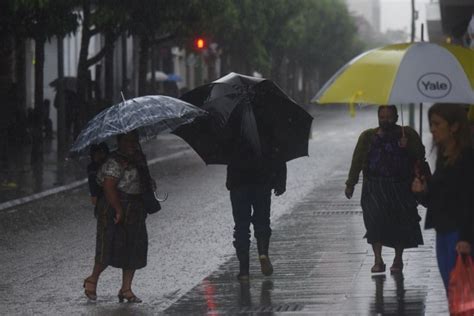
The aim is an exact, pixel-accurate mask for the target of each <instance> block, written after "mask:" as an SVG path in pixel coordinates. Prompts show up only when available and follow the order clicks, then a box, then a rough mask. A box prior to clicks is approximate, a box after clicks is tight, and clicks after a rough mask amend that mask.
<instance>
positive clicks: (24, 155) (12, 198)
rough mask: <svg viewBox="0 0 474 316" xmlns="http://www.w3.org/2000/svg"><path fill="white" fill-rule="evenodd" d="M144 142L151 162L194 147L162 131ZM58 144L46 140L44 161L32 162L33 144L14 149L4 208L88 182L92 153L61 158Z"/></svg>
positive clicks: (0, 175)
mask: <svg viewBox="0 0 474 316" xmlns="http://www.w3.org/2000/svg"><path fill="white" fill-rule="evenodd" d="M142 146H143V150H144V151H145V154H146V156H147V159H148V161H149V163H151V164H153V163H155V162H157V161H159V160H160V158H161V159H167V158H173V157H175V156H176V155H179V154H180V153H183V152H190V151H191V149H190V147H189V146H188V145H187V144H186V143H185V142H184V141H182V140H181V139H180V138H179V137H177V136H175V135H172V134H163V135H160V136H158V137H157V138H156V139H155V140H151V141H148V142H146V143H144V144H143V145H142ZM56 148H57V144H56V139H53V140H45V141H44V155H43V162H42V163H40V164H31V163H30V155H31V145H24V146H21V147H18V148H14V149H12V150H11V151H10V155H9V157H8V163H7V164H6V165H5V166H2V167H1V168H0V211H1V210H3V209H7V208H9V207H12V206H15V205H19V204H23V203H26V202H29V201H33V200H35V199H39V198H42V197H45V196H47V195H50V194H55V193H58V192H61V191H64V190H69V189H72V188H74V187H77V186H80V185H83V184H85V183H87V179H86V178H87V172H86V167H87V164H88V163H89V157H88V156H86V157H81V158H80V159H64V160H58V157H57V156H58V153H57V150H56Z"/></svg>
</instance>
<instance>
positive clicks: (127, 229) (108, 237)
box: [84, 131, 151, 303]
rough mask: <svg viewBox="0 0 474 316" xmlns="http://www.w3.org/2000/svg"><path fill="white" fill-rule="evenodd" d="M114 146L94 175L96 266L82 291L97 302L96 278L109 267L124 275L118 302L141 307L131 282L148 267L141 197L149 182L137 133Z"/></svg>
mask: <svg viewBox="0 0 474 316" xmlns="http://www.w3.org/2000/svg"><path fill="white" fill-rule="evenodd" d="M117 142H118V150H117V151H115V152H113V153H111V155H110V157H109V158H108V159H107V161H106V162H105V163H104V164H103V166H102V167H101V169H100V170H99V172H98V175H97V180H98V182H99V184H100V185H101V186H102V187H103V190H104V196H103V197H102V198H100V199H99V200H98V202H97V210H98V221H97V241H96V255H95V264H94V268H93V271H92V274H91V275H90V276H89V277H87V278H86V279H85V280H84V289H85V295H86V296H87V297H88V298H89V299H91V300H96V299H97V294H96V287H97V282H98V280H99V276H100V274H101V273H102V272H103V271H104V270H105V269H106V268H107V267H108V266H109V265H110V266H113V267H115V268H120V269H122V271H123V279H122V287H121V289H120V291H119V293H118V299H119V301H120V302H123V300H124V299H125V300H127V301H128V302H129V303H140V302H142V301H141V300H140V299H139V298H138V297H137V296H135V294H134V293H133V292H132V280H133V276H134V274H135V271H136V270H137V269H140V268H143V267H145V266H146V264H147V250H148V236H147V229H146V224H145V219H146V217H147V212H146V210H145V208H144V204H143V198H142V193H143V188H145V186H146V185H148V184H149V183H150V182H147V181H150V179H151V178H150V176H149V174H148V171H147V170H148V169H147V168H146V160H145V156H144V155H143V153H142V151H141V148H140V146H139V143H138V133H137V132H136V131H133V132H130V133H127V134H120V135H118V136H117ZM143 170H145V171H146V172H143Z"/></svg>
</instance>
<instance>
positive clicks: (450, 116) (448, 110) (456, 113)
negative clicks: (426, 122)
mask: <svg viewBox="0 0 474 316" xmlns="http://www.w3.org/2000/svg"><path fill="white" fill-rule="evenodd" d="M433 114H436V115H438V116H440V117H442V118H443V119H444V120H446V122H448V125H449V127H451V126H453V125H454V124H456V123H457V124H458V129H457V130H456V131H455V132H454V133H453V137H454V142H455V145H454V146H455V147H454V152H453V155H452V156H451V157H448V159H447V161H446V164H448V165H450V164H453V163H454V162H455V161H456V159H457V158H458V157H459V156H460V155H461V153H462V152H463V151H464V150H465V149H466V148H468V147H470V146H471V134H470V131H469V123H468V120H467V113H466V110H465V109H464V107H463V106H462V105H460V104H449V103H436V104H434V105H433V106H432V107H431V108H430V109H429V110H428V119H431V117H432V116H433ZM437 147H438V158H437V159H438V160H439V159H440V158H441V157H442V155H443V153H444V150H445V149H444V148H443V147H442V146H437Z"/></svg>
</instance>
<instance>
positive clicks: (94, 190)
mask: <svg viewBox="0 0 474 316" xmlns="http://www.w3.org/2000/svg"><path fill="white" fill-rule="evenodd" d="M89 154H90V158H91V162H90V163H89V164H88V165H87V182H88V184H89V194H90V197H91V203H92V205H94V216H95V217H97V208H96V205H97V199H98V198H99V197H101V196H102V195H103V190H102V188H101V187H100V186H99V184H98V183H97V172H99V169H100V167H101V166H102V165H103V163H104V162H105V161H106V160H107V156H108V155H109V147H108V146H107V144H106V143H104V142H102V143H100V144H98V145H97V144H93V145H91V147H90V149H89Z"/></svg>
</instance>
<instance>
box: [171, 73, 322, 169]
mask: <svg viewBox="0 0 474 316" xmlns="http://www.w3.org/2000/svg"><path fill="white" fill-rule="evenodd" d="M181 99H182V100H184V101H186V102H189V103H191V104H194V105H196V106H198V107H200V108H202V109H204V110H206V111H208V112H209V114H210V115H209V116H207V117H200V118H197V119H196V120H195V121H194V122H192V123H190V124H185V125H182V126H181V127H179V128H178V129H177V130H175V131H174V133H175V134H176V135H178V136H180V137H181V138H183V139H184V140H185V141H186V142H188V143H189V144H190V145H191V147H193V149H194V150H195V151H196V152H197V153H198V154H199V155H200V156H201V158H202V159H203V160H204V161H205V162H206V164H228V163H229V159H230V158H231V154H232V150H233V148H234V149H235V143H236V137H235V136H236V134H237V136H238V138H240V140H242V142H240V143H239V144H241V145H242V146H247V148H242V151H244V152H246V153H248V155H253V156H256V157H258V156H260V155H261V154H262V153H266V152H268V147H271V148H272V149H271V151H272V156H273V158H275V159H277V160H281V161H289V160H292V159H295V158H298V157H302V156H307V155H308V138H309V135H310V130H311V122H312V120H313V118H312V116H311V115H310V114H309V113H308V112H306V111H305V110H304V109H303V108H302V107H301V106H299V105H298V104H297V103H296V102H295V101H293V100H292V99H290V98H289V97H288V96H287V95H286V94H285V93H284V92H283V91H282V90H281V89H280V88H279V87H278V86H277V85H276V84H275V83H274V82H272V81H270V80H268V79H263V78H255V77H250V76H244V75H241V74H237V73H233V72H232V73H230V74H228V75H226V76H224V77H222V78H220V79H218V80H216V81H213V82H212V83H210V84H206V85H203V86H200V87H198V88H196V89H194V90H191V91H189V92H188V93H186V94H184V95H183V96H182V97H181ZM237 142H238V140H237Z"/></svg>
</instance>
